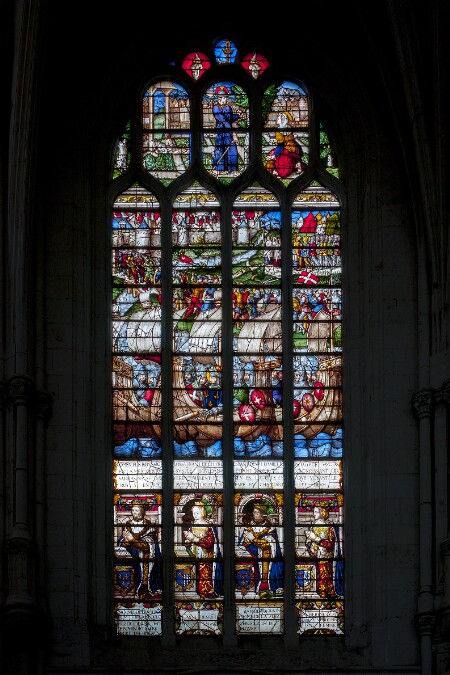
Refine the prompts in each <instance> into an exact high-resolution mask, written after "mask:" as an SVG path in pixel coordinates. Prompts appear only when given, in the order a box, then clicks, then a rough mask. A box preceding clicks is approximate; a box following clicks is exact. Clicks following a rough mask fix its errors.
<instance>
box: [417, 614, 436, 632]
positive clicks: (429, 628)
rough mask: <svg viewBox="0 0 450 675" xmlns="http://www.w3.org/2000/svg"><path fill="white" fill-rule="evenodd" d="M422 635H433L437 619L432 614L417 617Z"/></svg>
mask: <svg viewBox="0 0 450 675" xmlns="http://www.w3.org/2000/svg"><path fill="white" fill-rule="evenodd" d="M417 625H418V627H419V632H420V635H421V636H422V635H432V634H433V632H434V627H435V625H436V617H435V615H434V614H432V613H430V612H424V613H423V614H419V615H418V617H417Z"/></svg>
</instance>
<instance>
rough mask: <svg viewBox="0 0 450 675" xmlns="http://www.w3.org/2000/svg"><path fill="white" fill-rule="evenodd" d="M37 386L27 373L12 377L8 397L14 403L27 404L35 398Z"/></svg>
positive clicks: (9, 382)
mask: <svg viewBox="0 0 450 675" xmlns="http://www.w3.org/2000/svg"><path fill="white" fill-rule="evenodd" d="M35 391H36V386H35V384H34V382H33V380H32V379H31V378H30V377H27V376H26V375H22V376H18V375H15V376H14V377H11V379H10V380H9V381H8V399H9V401H11V402H12V403H14V404H21V403H22V404H27V403H29V402H30V401H32V400H33V398H34V394H35Z"/></svg>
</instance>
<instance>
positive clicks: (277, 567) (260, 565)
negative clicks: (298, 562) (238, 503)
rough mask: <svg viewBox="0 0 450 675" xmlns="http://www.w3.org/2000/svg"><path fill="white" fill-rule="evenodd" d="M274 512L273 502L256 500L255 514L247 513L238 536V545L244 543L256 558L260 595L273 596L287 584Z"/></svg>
mask: <svg viewBox="0 0 450 675" xmlns="http://www.w3.org/2000/svg"><path fill="white" fill-rule="evenodd" d="M271 512H273V507H272V506H271V504H269V503H266V502H265V501H263V500H260V501H255V502H254V504H253V512H252V514H251V516H249V515H247V514H245V515H244V516H243V520H244V525H245V527H244V529H243V531H242V534H241V535H240V537H239V539H238V545H240V546H244V547H245V548H246V549H247V551H248V552H249V553H250V555H251V557H252V558H254V559H255V563H254V566H253V568H254V583H255V587H256V589H257V592H258V594H259V596H260V597H270V596H271V595H272V594H273V593H275V592H277V591H278V592H279V591H280V590H281V589H282V588H283V586H284V565H283V562H282V560H281V558H282V554H281V548H280V543H279V540H278V533H277V528H276V527H275V526H274V525H273V523H272V522H271V520H270V513H271Z"/></svg>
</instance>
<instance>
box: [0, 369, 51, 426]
mask: <svg viewBox="0 0 450 675" xmlns="http://www.w3.org/2000/svg"><path fill="white" fill-rule="evenodd" d="M8 404H12V405H25V406H27V407H30V408H33V409H34V410H35V412H36V414H37V415H38V416H40V417H43V418H44V419H45V420H47V419H48V418H49V417H50V415H51V405H52V397H51V396H50V394H48V393H47V392H45V391H40V390H39V389H37V388H36V384H35V382H34V381H33V380H32V379H31V378H30V377H28V376H27V375H14V377H11V378H10V379H9V380H8V382H7V383H6V384H3V386H2V385H0V406H1V405H3V406H6V405H8Z"/></svg>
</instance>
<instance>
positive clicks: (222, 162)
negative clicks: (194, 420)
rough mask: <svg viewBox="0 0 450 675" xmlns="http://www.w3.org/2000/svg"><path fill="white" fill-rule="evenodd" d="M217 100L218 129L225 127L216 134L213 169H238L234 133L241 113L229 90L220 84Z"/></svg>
mask: <svg viewBox="0 0 450 675" xmlns="http://www.w3.org/2000/svg"><path fill="white" fill-rule="evenodd" d="M214 93H215V95H216V97H217V101H216V102H215V103H214V105H213V109H212V111H213V115H214V118H215V120H216V129H223V131H219V132H218V133H217V135H216V147H215V150H214V156H213V169H214V170H215V171H230V172H231V171H237V170H238V159H239V155H238V150H237V145H236V141H235V139H234V134H233V131H232V128H233V125H234V123H235V122H237V120H239V119H240V115H239V114H238V113H235V112H234V110H233V107H232V106H231V103H230V99H229V94H230V92H229V90H228V88H227V87H224V86H222V85H220V86H219V87H217V88H216V90H215V92H214Z"/></svg>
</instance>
